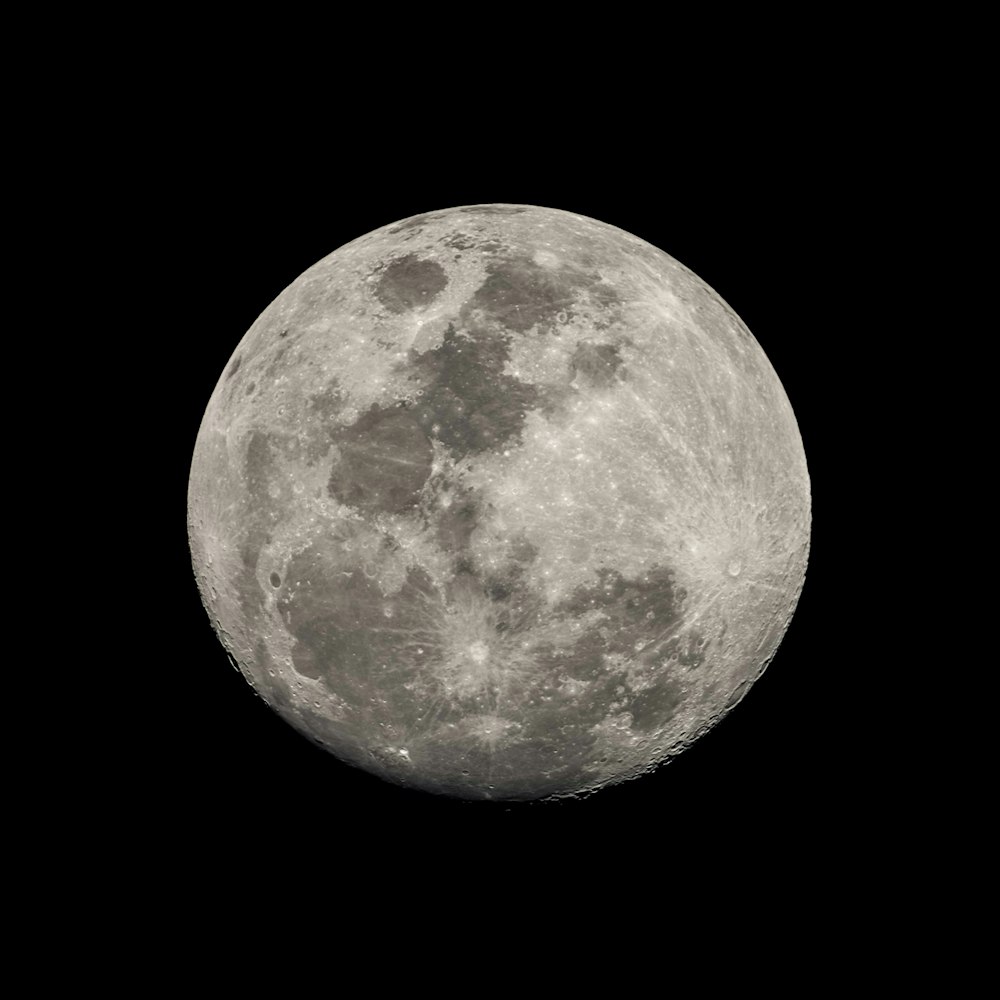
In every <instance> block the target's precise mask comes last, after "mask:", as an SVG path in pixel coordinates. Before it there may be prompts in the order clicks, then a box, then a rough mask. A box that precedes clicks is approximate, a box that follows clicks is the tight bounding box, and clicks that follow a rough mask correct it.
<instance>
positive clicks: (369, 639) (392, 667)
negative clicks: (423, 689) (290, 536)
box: [278, 549, 437, 724]
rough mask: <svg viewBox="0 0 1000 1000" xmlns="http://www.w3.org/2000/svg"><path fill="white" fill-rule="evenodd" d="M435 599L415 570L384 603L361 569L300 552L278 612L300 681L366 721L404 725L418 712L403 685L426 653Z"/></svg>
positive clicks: (287, 578) (426, 580)
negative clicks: (314, 683) (322, 689)
mask: <svg viewBox="0 0 1000 1000" xmlns="http://www.w3.org/2000/svg"><path fill="white" fill-rule="evenodd" d="M436 600H437V595H436V592H435V591H434V588H433V586H432V585H431V582H430V578H429V577H428V576H427V574H426V573H425V572H424V571H423V570H421V569H411V570H409V572H408V574H407V578H406V581H405V582H404V584H403V586H402V587H401V588H400V590H399V591H398V592H397V593H395V594H393V595H392V596H391V597H386V596H385V595H383V593H382V590H381V588H380V587H379V585H378V583H377V582H375V581H374V580H371V579H369V578H368V576H367V575H366V574H365V573H364V571H363V570H362V569H360V568H355V569H351V568H349V567H348V568H347V569H345V568H343V567H342V566H333V565H331V564H330V563H329V561H328V560H327V559H325V558H324V557H323V554H322V553H321V552H319V551H317V550H316V549H307V550H306V551H305V552H303V553H300V554H299V555H297V556H296V557H295V558H294V559H293V560H292V561H291V563H290V564H289V566H288V568H287V569H286V572H285V589H284V591H283V592H282V595H281V597H280V598H279V600H278V612H279V614H280V615H281V616H282V618H283V619H284V621H285V623H286V624H287V626H288V630H289V632H290V633H291V635H292V636H293V637H294V638H295V640H296V642H295V645H294V647H293V649H292V662H293V665H294V667H295V670H296V671H297V672H298V673H299V674H302V675H303V676H306V677H312V678H316V679H322V680H323V682H324V683H325V684H326V686H327V687H328V688H329V689H330V690H331V691H333V692H334V693H335V694H337V695H338V696H339V697H341V698H342V699H343V700H344V701H345V702H346V703H347V704H348V705H350V706H352V707H353V708H356V709H358V710H360V711H362V712H363V713H364V714H366V715H368V716H369V717H371V716H377V717H380V718H384V719H386V720H392V721H393V722H394V723H396V724H406V723H407V722H408V721H412V720H413V716H414V715H415V714H416V712H417V711H418V710H417V709H416V706H415V701H414V697H413V694H412V692H411V690H410V689H408V688H407V687H406V686H405V685H406V683H407V682H408V681H410V680H412V679H413V678H414V677H415V675H416V674H417V673H418V671H419V668H420V665H421V663H422V657H423V656H424V655H428V656H429V655H430V654H431V653H432V649H431V646H430V643H429V642H428V639H427V638H426V635H427V633H426V629H427V618H428V611H429V605H430V604H431V603H434V602H435V601H436ZM386 612H389V614H388V615H387V613H386ZM418 650H419V651H423V652H418Z"/></svg>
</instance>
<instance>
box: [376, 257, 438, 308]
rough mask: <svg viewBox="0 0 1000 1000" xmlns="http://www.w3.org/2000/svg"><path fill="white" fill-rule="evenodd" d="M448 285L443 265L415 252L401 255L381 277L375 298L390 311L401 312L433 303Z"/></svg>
mask: <svg viewBox="0 0 1000 1000" xmlns="http://www.w3.org/2000/svg"><path fill="white" fill-rule="evenodd" d="M447 284H448V276H447V275H446V274H445V271H444V268H443V267H442V266H441V265H440V264H439V263H437V261H433V260H421V259H420V258H419V257H416V256H415V255H413V254H407V255H406V256H405V257H398V258H397V259H396V260H394V261H392V262H391V263H390V264H389V265H388V266H387V267H386V268H385V270H384V271H383V272H382V274H381V275H380V276H379V279H378V283H377V284H376V286H375V297H376V298H377V299H378V300H379V302H381V303H382V305H384V306H385V307H386V309H388V310H389V311H390V312H394V313H402V312H406V311H407V310H408V309H414V308H416V307H417V306H425V305H427V303H428V302H432V301H433V300H434V299H435V298H436V297H437V296H438V295H439V294H440V293H441V292H442V291H444V288H445V286H446V285H447Z"/></svg>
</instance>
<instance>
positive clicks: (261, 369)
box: [188, 205, 810, 799]
mask: <svg viewBox="0 0 1000 1000" xmlns="http://www.w3.org/2000/svg"><path fill="white" fill-rule="evenodd" d="M188 501H189V502H188V526H189V536H190V543H191V550H192V556H193V564H194V569H195V574H196V577H197V581H198V586H199V588H200V591H201V595H202V598H203V601H204V604H205V606H206V608H207V610H208V612H209V615H210V616H211V619H212V621H213V623H214V626H215V629H216V631H217V632H218V635H219V637H220V639H221V640H222V643H223V645H224V646H225V648H226V649H227V650H228V652H229V653H230V655H231V656H232V658H233V660H234V661H235V663H236V664H237V665H238V667H239V669H240V670H241V671H242V673H243V674H244V676H245V677H246V679H247V680H248V681H249V682H250V683H251V684H252V685H253V687H254V688H255V689H256V691H257V692H258V693H259V694H260V695H261V696H262V697H263V698H264V699H265V700H266V701H267V702H268V704H270V705H271V707H272V708H273V709H274V710H275V711H276V712H278V714H279V715H280V716H281V717H282V718H283V719H285V720H286V721H287V722H288V723H290V724H291V725H292V726H294V727H295V728H296V729H298V730H300V731H301V732H302V733H304V734H306V735H307V736H309V737H311V738H312V739H314V740H315V741H317V742H318V743H321V744H323V745H324V746H325V747H327V748H328V749H329V750H330V751H331V752H333V753H334V754H336V755H337V756H338V757H340V758H341V759H343V760H345V761H348V762H351V763H353V764H356V765H358V766H360V767H363V768H365V769H367V770H369V771H372V772H374V773H376V774H378V775H380V776H382V777H384V778H386V779H389V780H391V781H394V782H398V783H401V784H405V785H407V786H411V787H417V788H422V789H426V790H428V791H431V792H438V793H444V794H449V795H454V796H459V797H465V798H495V799H534V798H542V797H547V796H567V795H576V794H581V793H586V792H590V791H593V790H595V789H598V788H600V787H601V786H603V785H606V784H608V783H612V782H617V781H621V780H623V779H626V778H631V777H634V776H636V775H639V774H641V773H642V772H644V771H646V770H648V769H650V768H652V767H654V766H656V765H657V764H658V763H660V762H662V761H664V760H666V759H668V758H669V757H670V756H671V755H674V754H676V753H678V752H679V751H681V750H683V749H684V747H686V746H687V745H689V744H690V743H691V741H692V740H694V739H695V738H697V737H698V736H700V735H701V734H702V733H704V732H705V731H707V730H708V729H709V728H711V726H712V725H713V724H714V723H715V722H717V721H718V720H719V719H720V718H721V717H722V716H723V715H724V714H725V713H726V712H727V711H728V710H729V709H730V708H731V707H732V706H733V705H735V704H736V703H737V702H738V701H739V699H740V698H741V697H742V696H743V694H744V693H745V692H746V690H747V688H748V687H749V685H750V684H751V683H752V682H753V681H754V680H755V679H756V678H757V677H758V676H759V675H760V673H761V672H762V670H763V669H764V667H765V666H766V664H767V662H768V661H769V660H770V658H771V657H772V656H773V654H774V652H775V650H776V648H777V646H778V644H779V642H780V641H781V638H782V636H783V634H784V632H785V630H786V628H787V626H788V623H789V620H790V618H791V616H792V613H793V611H794V609H795V605H796V602H797V601H798V597H799V594H800V591H801V587H802V584H803V579H804V573H805V567H806V561H807V555H808V546H809V529H810V494H809V478H808V473H807V469H806V462H805V456H804V453H803V449H802V442H801V439H800V436H799V432H798V428H797V425H796V421H795V417H794V415H793V413H792V409H791V407H790V405H789V402H788V399H787V397H786V395H785V392H784V390H783V388H782V386H781V384H780V382H779V380H778V378H777V376H776V374H775V372H774V370H773V368H772V367H771V365H770V363H769V362H768V360H767V358H766V357H765V355H764V353H763V351H762V350H761V348H760V346H759V345H758V343H757V342H756V340H755V339H754V338H753V337H752V336H751V334H750V332H749V331H748V330H747V328H746V326H745V325H744V324H743V323H742V321H741V320H740V319H739V318H738V317H737V316H736V315H735V313H734V312H733V311H732V310H731V309H730V308H729V307H728V306H727V305H726V303H725V302H723V300H722V299H721V298H720V297H719V296H718V295H717V294H716V293H715V292H714V291H713V290H712V289H711V288H709V287H708V286H707V285H706V284H705V283H704V282H703V281H701V280H700V279H699V278H698V277H697V276H696V275H694V274H692V273H691V272H690V271H688V270H687V269H686V268H685V267H683V266H682V265H681V264H679V263H678V262H677V261H676V260H674V259H673V258H672V257H670V256H668V255H667V254H665V253H664V252H662V251H660V250H658V249H656V248H655V247H653V246H651V245H649V244H648V243H646V242H644V241H642V240H640V239H638V238H637V237H635V236H632V235H630V234H628V233H625V232H623V231H622V230H619V229H616V228H614V227H612V226H609V225H606V224H604V223H601V222H597V221H595V220H593V219H589V218H585V217H581V216H578V215H574V214H571V213H568V212H563V211H557V210H553V209H547V208H537V207H531V206H522V205H476V206H468V207H463V208H456V209H451V210H447V211H442V212H434V213H430V214H427V215H421V216H416V217H414V218H410V219H406V220H405V221H402V222H399V223H395V224H393V225H389V226H386V227H384V228H382V229H379V230H376V231H375V232H372V233H369V234H368V235H366V236H363V237H361V238H360V239H357V240H355V241H353V242H352V243H349V244H347V245H346V246H343V247H341V248H340V249H339V250H337V251H336V252H334V253H332V254H330V256H328V257H326V258H324V259H323V260H321V261H320V262H319V263H317V264H316V265H315V266H313V267H311V268H310V269H309V270H308V271H306V272H305V273H304V274H303V275H301V277H299V278H298V279H297V280H296V281H295V282H293V283H292V284H291V285H290V286H289V287H288V288H287V289H286V290H285V291H284V292H282V293H281V294H280V295H279V296H278V297H277V299H275V300H274V302H272V303H271V305H270V306H268V307H267V309H265V311H264V312H263V313H262V315H261V316H260V318H259V319H258V320H257V321H256V322H255V323H254V325H253V326H252V328H251V329H250V331H249V332H248V333H247V334H246V336H245V337H244V338H243V340H242V341H241V342H240V343H239V346H238V347H237V348H236V351H235V353H234V354H233V356H232V359H231V361H230V363H229V364H228V365H227V367H226V370H225V371H224V373H223V375H222V377H221V378H220V380H219V383H218V385H217V387H216V389H215V392H214V393H213V395H212V398H211V400H210V402H209V403H208V407H207V409H206V412H205V416H204V419H203V422H202V425H201V428H200V431H199V434H198V438H197V444H196V447H195V453H194V459H193V463H192V468H191V477H190V484H189V497H188Z"/></svg>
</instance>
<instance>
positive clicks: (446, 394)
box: [411, 325, 538, 457]
mask: <svg viewBox="0 0 1000 1000" xmlns="http://www.w3.org/2000/svg"><path fill="white" fill-rule="evenodd" d="M508 358H509V349H508V343H507V338H506V337H504V336H503V335H500V334H497V333H495V332H493V331H489V330H477V331H476V332H475V333H474V334H468V335H463V334H460V333H459V332H458V331H457V330H456V329H455V327H454V325H449V327H448V329H447V331H446V332H445V336H444V339H443V341H442V343H441V345H440V346H439V347H436V348H434V349H433V350H430V351H425V352H424V353H422V354H419V355H417V354H411V366H412V370H413V371H414V372H415V373H416V374H417V376H419V377H420V379H421V381H422V382H424V384H425V385H426V386H427V388H426V389H425V390H424V395H423V398H422V399H421V400H420V401H419V402H418V403H417V404H416V406H415V407H414V414H415V416H416V419H417V420H418V421H419V422H420V425H421V426H422V427H424V428H426V429H427V430H428V432H429V433H432V434H434V435H435V436H436V437H437V438H438V439H439V440H440V441H441V442H442V443H443V444H444V445H445V446H446V447H448V448H449V449H450V450H451V451H452V452H454V453H455V454H456V455H457V456H458V457H462V456H464V455H468V454H475V453H478V452H483V451H489V450H491V449H494V448H497V447H498V446H500V445H502V444H505V443H506V442H508V441H509V440H511V439H512V438H514V437H516V436H517V435H518V434H519V433H520V430H521V427H522V426H523V424H524V420H525V415H526V411H527V410H529V409H532V408H533V407H534V406H535V404H536V403H537V402H538V392H537V390H536V389H535V388H534V387H533V386H530V385H526V384H525V383H523V382H520V381H519V380H518V379H515V378H511V377H510V376H509V375H507V374H505V373H504V365H505V364H506V362H507V360H508ZM435 427H436V428H437V429H436V430H434V428H435Z"/></svg>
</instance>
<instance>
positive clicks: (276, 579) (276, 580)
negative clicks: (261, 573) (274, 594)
mask: <svg viewBox="0 0 1000 1000" xmlns="http://www.w3.org/2000/svg"><path fill="white" fill-rule="evenodd" d="M270 580H271V586H272V587H274V588H278V587H280V586H281V577H280V576H278V574H277V573H272V574H271V576H270Z"/></svg>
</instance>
